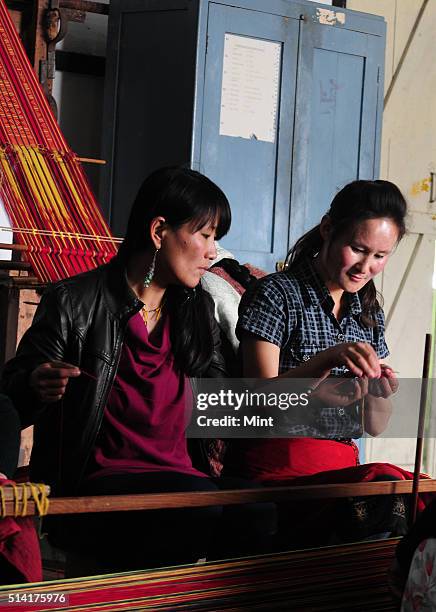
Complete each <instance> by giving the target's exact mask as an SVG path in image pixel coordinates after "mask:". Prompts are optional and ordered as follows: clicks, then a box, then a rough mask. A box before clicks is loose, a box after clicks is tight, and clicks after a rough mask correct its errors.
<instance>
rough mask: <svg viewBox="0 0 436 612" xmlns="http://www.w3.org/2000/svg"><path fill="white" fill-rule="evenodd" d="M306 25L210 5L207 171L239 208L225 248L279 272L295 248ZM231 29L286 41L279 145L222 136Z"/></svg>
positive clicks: (203, 159)
mask: <svg viewBox="0 0 436 612" xmlns="http://www.w3.org/2000/svg"><path fill="white" fill-rule="evenodd" d="M298 30H299V22H298V20H296V19H287V18H283V17H280V16H277V15H268V14H265V13H259V12H257V11H249V10H246V9H237V8H234V7H229V6H223V5H219V4H210V6H209V15H208V31H207V36H208V47H207V55H206V64H205V78H204V83H205V85H204V99H203V120H202V130H201V154H200V170H201V171H202V172H204V173H205V174H207V175H208V176H210V177H211V178H212V180H214V181H215V182H216V183H217V184H218V185H220V187H222V189H223V190H224V191H225V193H226V194H227V196H228V198H229V200H230V204H231V206H232V214H233V221H232V228H231V231H230V233H229V235H228V236H226V237H225V238H224V239H223V240H222V245H223V246H224V247H225V248H228V249H229V250H231V251H232V252H233V253H234V254H235V256H236V257H237V258H238V259H239V260H241V261H249V262H250V263H253V264H254V265H257V266H259V267H261V268H264V269H266V270H272V269H274V265H275V262H276V261H277V260H278V259H283V256H284V255H285V252H286V248H287V238H288V228H289V193H290V177H291V165H290V164H289V151H290V148H291V143H292V129H293V115H294V91H295V77H296V70H297V64H296V62H297V45H298ZM226 33H231V34H237V35H239V36H249V37H253V38H257V39H262V40H268V41H275V42H279V43H280V44H281V48H282V54H281V55H282V60H281V79H280V91H279V103H278V108H279V114H278V119H277V130H276V137H275V141H274V142H273V143H271V142H265V141H261V140H249V139H246V138H237V137H232V136H224V135H220V133H219V122H220V108H221V84H222V72H223V54H224V37H225V34H226Z"/></svg>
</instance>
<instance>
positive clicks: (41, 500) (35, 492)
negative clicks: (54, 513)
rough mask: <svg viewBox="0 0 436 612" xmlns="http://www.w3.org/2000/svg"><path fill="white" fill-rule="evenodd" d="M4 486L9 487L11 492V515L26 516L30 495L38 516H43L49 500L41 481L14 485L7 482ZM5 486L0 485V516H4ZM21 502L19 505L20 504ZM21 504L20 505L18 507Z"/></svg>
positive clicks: (46, 510)
mask: <svg viewBox="0 0 436 612" xmlns="http://www.w3.org/2000/svg"><path fill="white" fill-rule="evenodd" d="M6 487H8V488H9V487H10V488H11V489H12V493H13V502H14V509H13V516H14V517H20V516H21V517H24V516H27V511H28V508H29V503H28V502H29V498H30V497H32V499H33V501H34V503H35V508H36V510H37V513H38V514H39V516H44V515H46V514H47V512H48V507H49V500H48V493H47V489H46V487H45V485H43V484H41V483H36V484H34V483H31V482H29V483H25V482H24V483H20V484H19V485H16V484H14V483H8V484H7V485H6ZM6 487H2V486H0V517H1V518H4V517H6V516H7V514H6V494H5V490H6ZM20 502H21V505H20ZM20 506H21V507H20Z"/></svg>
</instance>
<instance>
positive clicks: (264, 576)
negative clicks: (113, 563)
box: [0, 540, 398, 612]
mask: <svg viewBox="0 0 436 612" xmlns="http://www.w3.org/2000/svg"><path fill="white" fill-rule="evenodd" d="M397 543H398V540H384V541H378V542H365V543H358V544H351V545H350V544H349V545H345V546H331V547H327V548H320V549H313V550H309V551H296V552H290V553H281V554H275V555H265V556H263V557H257V558H256V557H251V558H247V559H239V560H235V561H224V562H218V563H207V564H205V565H191V566H185V567H180V568H175V567H174V568H167V569H163V570H149V571H138V572H132V573H130V572H129V573H123V574H112V575H108V576H96V577H84V578H76V579H72V580H67V581H59V580H56V581H50V582H45V583H40V584H33V585H26V586H24V585H23V586H19V587H17V585H14V586H13V587H11V589H10V590H11V591H13V592H14V593H19V594H21V595H23V599H22V600H21V601H25V599H24V597H25V594H26V593H33V594H34V595H35V594H38V593H40V594H44V593H46V594H48V593H58V594H61V593H62V594H64V595H65V598H64V602H58V603H57V604H56V605H55V606H54V605H53V604H51V605H49V604H46V605H43V604H41V603H39V604H38V605H34V606H32V604H31V603H29V602H28V603H27V606H26V610H27V611H29V612H30V611H31V610H39V611H42V610H50V609H51V610H54V609H55V610H58V611H59V610H74V611H75V612H83V611H85V610H94V611H97V610H98V611H100V612H103V611H109V610H111V611H115V610H125V611H126V612H127V611H129V612H130V611H131V610H167V611H172V612H174V610H180V611H181V610H197V611H200V610H209V611H210V610H215V611H216V610H219V611H220V612H221V611H222V610H250V611H252V610H263V611H268V612H270V611H271V610H317V611H320V610H329V611H332V610H335V612H337V611H338V610H347V611H350V610H356V611H357V610H396V609H397V608H396V607H395V605H394V603H393V601H392V597H391V594H390V592H389V587H388V581H387V576H386V574H387V570H388V568H389V567H390V565H391V563H392V561H393V557H394V552H395V547H396V545H397ZM7 592H8V588H7V587H0V601H2V598H6V597H7ZM67 600H68V601H67ZM46 601H47V600H46ZM20 605H21V608H20V606H19V605H17V606H15V605H14V604H13V603H9V604H8V607H7V610H8V612H12V611H13V610H17V611H19V610H23V607H22V604H20Z"/></svg>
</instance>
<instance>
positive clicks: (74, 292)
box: [3, 168, 274, 570]
mask: <svg viewBox="0 0 436 612" xmlns="http://www.w3.org/2000/svg"><path fill="white" fill-rule="evenodd" d="M230 218H231V216H230V208H229V204H228V202H227V199H226V197H225V195H224V194H223V192H222V191H221V190H220V189H219V188H218V187H217V186H216V185H215V184H214V183H212V181H210V180H209V179H208V178H206V177H205V176H203V175H201V174H199V173H197V172H195V171H192V170H188V169H184V168H164V169H161V170H158V171H156V172H154V173H153V174H152V175H150V176H149V177H148V178H147V179H146V180H145V181H144V183H143V185H142V187H141V189H140V190H139V193H138V195H137V198H136V200H135V202H134V205H133V208H132V211H131V214H130V219H129V223H128V229H127V234H126V237H125V240H124V242H123V244H122V246H121V247H120V250H119V253H118V255H117V256H116V257H115V258H114V260H113V261H111V262H110V263H109V264H107V265H105V266H102V267H100V268H98V269H96V270H94V271H91V272H88V273H85V274H82V275H78V276H76V277H73V278H70V279H66V280H64V281H61V282H59V283H57V284H55V285H54V286H53V287H51V288H50V289H49V290H48V292H47V293H46V294H45V296H44V297H43V298H42V300H41V303H40V305H39V307H38V310H37V313H36V315H35V318H34V322H33V324H32V326H31V328H30V329H29V330H28V331H27V333H26V334H25V335H24V337H23V339H22V342H21V343H20V346H19V348H18V351H17V356H16V357H15V358H14V359H13V360H12V361H11V362H9V363H8V364H7V366H6V368H5V371H4V375H3V386H4V389H5V391H6V392H7V393H8V394H9V395H10V396H11V397H12V399H13V401H14V404H15V406H16V407H17V409H18V411H19V413H20V416H21V419H22V423H23V426H25V425H27V424H31V423H35V424H36V428H35V429H36V431H35V446H34V451H33V456H32V460H31V475H32V478H35V479H38V480H43V481H44V482H48V483H49V484H51V485H52V487H53V488H54V491H55V493H56V494H69V495H71V494H80V495H86V494H89V495H104V494H109V495H110V494H127V493H147V492H164V491H167V492H168V491H211V490H212V491H213V490H216V489H217V488H218V486H217V484H216V482H214V481H213V480H212V479H210V478H209V477H207V475H206V474H205V473H204V472H202V471H199V470H198V469H196V468H195V467H194V466H193V465H192V462H191V458H190V456H189V454H188V452H187V446H186V439H185V426H186V418H187V412H186V411H187V405H189V404H190V400H191V398H192V391H191V387H190V383H189V377H198V376H224V375H225V366H224V363H223V360H222V358H221V356H220V353H219V332H218V330H217V326H216V323H215V322H214V319H213V307H212V304H211V299H210V298H209V297H208V296H207V295H206V294H205V293H204V292H203V291H202V290H201V287H200V286H199V282H200V279H201V277H202V275H203V274H204V273H205V272H206V270H207V269H208V267H209V265H210V263H211V261H213V259H214V258H215V257H216V249H215V239H218V238H220V237H221V236H223V235H224V234H225V233H226V232H227V231H228V229H229V226H230ZM240 484H241V486H244V485H243V483H240ZM220 486H221V483H220ZM227 486H230V487H232V488H235V487H236V486H237V483H236V482H232V483H227ZM239 513H240V511H239ZM259 513H260V515H262V513H265V514H266V517H265V518H266V521H265V520H263V518H262V516H261V519H259ZM221 514H222V508H217V507H213V508H203V509H182V510H162V511H153V512H147V513H138V512H131V513H128V514H126V513H120V515H116V514H113V513H103V514H100V515H89V516H88V517H86V519H84V518H82V519H79V518H77V517H73V518H72V519H69V523H70V525H69V527H68V535H69V536H70V537H69V538H65V519H64V520H63V540H64V542H63V545H64V546H67V547H70V548H72V549H74V548H75V549H79V550H83V548H84V547H86V549H87V550H88V551H89V552H92V554H93V556H95V557H96V558H97V561H98V567H99V568H101V569H108V570H114V569H117V570H119V569H131V568H138V567H144V566H157V565H164V564H171V563H178V562H190V561H195V560H197V559H198V558H199V557H203V556H205V555H206V554H207V552H208V550H209V551H210V547H209V541H210V540H211V538H212V536H213V534H214V533H215V534H216V528H217V525H218V523H220V524H221V535H219V536H218V537H217V536H216V535H215V537H216V541H220V542H221V543H222V542H223V541H224V540H226V541H227V542H228V541H229V537H230V535H232V538H231V539H232V540H233V541H232V546H231V548H233V550H230V546H228V547H227V550H225V551H224V550H223V551H222V554H231V553H232V552H233V553H236V554H243V553H244V552H252V550H250V547H251V548H252V547H253V545H254V546H256V541H257V540H258V538H257V537H256V533H254V532H253V530H251V529H250V528H249V525H250V519H249V518H247V517H248V516H249V515H250V509H249V508H248V509H247V510H246V512H245V515H246V516H245V517H244V520H243V521H242V523H243V524H241V523H240V522H239V521H238V523H239V525H236V524H235V521H233V527H229V525H232V522H231V521H230V522H227V523H222V521H221ZM273 521H274V519H273V518H272V515H271V508H270V507H268V506H264V505H255V506H253V507H252V522H253V524H256V525H257V526H261V527H260V528H259V527H257V528H256V529H257V532H258V535H259V537H260V538H261V539H262V538H263V536H265V535H266V534H267V533H269V532H270V531H272V530H273V526H272V524H273ZM223 525H226V526H225V527H223ZM247 526H248V527H247ZM244 528H245V534H244ZM223 529H224V531H225V532H226V535H227V538H223ZM255 531H256V530H255ZM230 532H232V534H230ZM66 540H67V541H66ZM244 548H245V550H244ZM218 554H219V553H218ZM215 556H217V553H216V552H215Z"/></svg>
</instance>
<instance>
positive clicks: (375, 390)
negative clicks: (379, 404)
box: [368, 363, 399, 399]
mask: <svg viewBox="0 0 436 612" xmlns="http://www.w3.org/2000/svg"><path fill="white" fill-rule="evenodd" d="M380 367H381V371H382V373H381V376H380V378H378V379H374V380H371V381H370V382H369V387H368V393H369V394H370V395H373V396H374V397H383V398H384V399H387V398H388V397H390V396H391V395H393V394H394V393H396V392H397V391H398V387H399V383H398V378H397V376H396V374H395V372H394V371H393V370H392V368H390V367H389V366H387V365H385V364H384V363H382V364H380Z"/></svg>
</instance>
